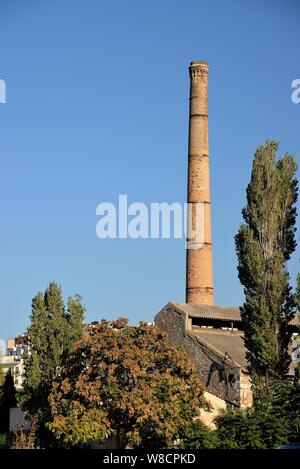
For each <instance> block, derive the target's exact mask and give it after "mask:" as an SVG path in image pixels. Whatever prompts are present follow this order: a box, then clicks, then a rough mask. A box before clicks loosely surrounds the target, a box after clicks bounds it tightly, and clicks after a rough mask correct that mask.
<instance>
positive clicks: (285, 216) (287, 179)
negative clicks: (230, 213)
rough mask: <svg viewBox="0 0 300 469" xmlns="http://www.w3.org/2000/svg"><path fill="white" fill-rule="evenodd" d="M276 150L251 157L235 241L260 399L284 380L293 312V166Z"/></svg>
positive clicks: (272, 145) (273, 146) (266, 148)
mask: <svg viewBox="0 0 300 469" xmlns="http://www.w3.org/2000/svg"><path fill="white" fill-rule="evenodd" d="M277 149H278V143H276V142H274V141H268V142H267V143H266V144H264V145H262V146H260V147H259V148H258V149H257V151H256V153H255V157H254V161H253V167H252V174H251V180H250V183H249V185H248V188H247V205H246V207H245V208H244V209H243V218H244V224H243V225H241V227H240V230H239V232H238V234H237V235H236V238H235V241H236V251H237V255H238V273H239V279H240V281H241V283H242V285H243V286H244V292H245V302H244V305H243V306H242V308H241V316H242V320H243V327H244V332H245V345H246V348H247V359H248V361H249V363H250V368H249V369H250V373H251V376H252V382H253V384H254V385H255V387H254V391H255V395H258V394H259V393H262V394H263V395H265V396H267V395H268V393H269V382H270V380H271V379H278V378H283V377H285V376H286V375H287V372H288V367H289V363H290V357H289V353H288V344H289V341H290V338H291V333H290V330H289V328H288V324H289V321H290V320H291V319H292V318H293V316H294V314H295V311H296V304H295V297H294V294H293V293H292V290H291V287H290V285H289V274H288V271H287V268H286V262H287V261H288V260H289V259H290V256H291V254H292V253H293V251H294V250H295V246H296V241H295V230H296V227H295V221H296V208H295V203H296V201H297V194H298V186H297V179H296V177H295V173H296V169H297V165H296V162H295V159H294V157H293V156H291V155H289V154H285V155H284V156H282V157H281V158H279V159H276V152H277Z"/></svg>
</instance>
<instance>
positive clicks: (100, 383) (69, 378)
mask: <svg viewBox="0 0 300 469" xmlns="http://www.w3.org/2000/svg"><path fill="white" fill-rule="evenodd" d="M203 391H204V389H203V386H202V384H201V381H200V379H199V377H198V376H197V374H196V371H195V367H194V365H193V363H192V362H191V361H190V360H189V358H188V356H187V355H186V353H185V352H184V351H183V350H182V348H179V347H174V346H172V345H170V344H169V342H168V339H167V337H166V335H165V334H164V333H162V332H161V331H159V330H158V329H157V328H156V327H155V326H153V325H148V324H146V323H144V322H141V323H140V324H139V325H138V326H129V325H128V324H127V320H126V319H123V318H121V319H118V320H117V321H114V322H108V321H102V322H101V323H100V324H98V325H96V326H95V325H94V326H91V328H90V331H89V334H88V335H87V336H85V337H83V338H82V339H80V340H79V341H78V342H77V345H76V347H75V349H74V351H73V352H72V353H71V354H70V356H69V359H68V361H67V363H66V365H65V367H64V368H63V370H62V372H61V374H60V378H59V379H57V380H56V381H55V382H54V385H53V390H52V393H51V394H50V397H49V401H50V406H51V412H52V421H51V422H49V424H48V427H49V428H50V430H51V431H52V432H53V433H54V435H55V436H56V438H57V439H59V440H62V441H64V442H65V443H67V444H70V445H74V444H76V443H77V444H78V443H86V442H89V441H98V442H103V441H105V440H106V439H107V438H109V437H110V436H112V435H117V436H118V437H119V441H121V442H122V444H121V446H122V447H130V448H137V447H144V448H163V447H165V448H170V447H172V446H173V444H174V441H175V440H177V439H178V438H180V434H181V431H182V429H183V428H184V427H185V426H186V425H187V424H188V423H189V422H190V421H191V420H192V419H194V418H195V417H197V416H198V415H199V410H200V409H201V408H207V403H206V401H205V399H204V397H203Z"/></svg>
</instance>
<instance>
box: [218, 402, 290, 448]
mask: <svg viewBox="0 0 300 469" xmlns="http://www.w3.org/2000/svg"><path fill="white" fill-rule="evenodd" d="M215 423H216V426H217V430H216V435H217V438H218V442H219V444H218V447H219V448H221V449H271V448H276V447H278V446H279V445H281V444H284V443H287V442H288V441H289V440H290V438H291V429H290V421H289V418H287V416H285V417H284V416H281V415H277V414H276V413H274V411H273V410H272V409H268V408H260V409H258V408H255V407H252V408H250V409H229V410H227V411H223V412H221V413H220V415H219V416H218V417H217V418H216V420H215Z"/></svg>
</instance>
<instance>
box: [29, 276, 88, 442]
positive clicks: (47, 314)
mask: <svg viewBox="0 0 300 469" xmlns="http://www.w3.org/2000/svg"><path fill="white" fill-rule="evenodd" d="M84 313H85V308H84V306H83V305H82V304H81V297H80V295H75V296H74V297H70V298H69V299H68V307H67V311H66V308H65V305H64V300H63V296H62V289H61V287H60V286H59V285H58V284H57V283H55V282H51V283H50V284H49V285H48V287H47V288H46V290H45V293H44V294H43V293H41V292H38V293H37V295H36V296H35V297H34V298H33V300H32V312H31V316H30V326H29V328H28V335H29V345H30V349H29V352H28V353H26V354H25V356H24V361H25V379H24V390H23V393H22V396H21V404H22V408H23V409H24V410H26V411H27V412H28V413H29V414H30V415H32V416H35V417H36V418H37V421H38V424H39V430H40V433H43V430H44V425H45V422H47V420H48V418H49V403H48V396H49V394H50V391H51V389H52V382H53V380H54V379H55V378H56V377H57V375H58V374H59V372H60V369H61V367H62V366H63V364H64V361H65V359H66V357H67V353H68V351H69V350H70V349H71V348H72V346H73V344H74V342H75V341H76V340H78V339H79V338H80V337H81V336H82V334H83V324H84ZM43 436H44V437H45V435H43Z"/></svg>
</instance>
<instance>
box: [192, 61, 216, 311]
mask: <svg viewBox="0 0 300 469" xmlns="http://www.w3.org/2000/svg"><path fill="white" fill-rule="evenodd" d="M189 72H190V114H189V148H188V197H187V199H188V202H189V204H190V208H191V210H192V227H193V229H195V226H196V205H197V204H198V203H199V202H200V203H202V204H203V209H204V230H203V231H204V236H203V241H204V242H203V244H202V245H200V247H197V246H195V248H194V249H187V258H186V302H187V303H195V304H206V305H212V304H213V302H214V299H213V272H212V240H211V217H210V188H209V186H210V184H209V152H208V100H207V82H208V64H207V62H192V63H191V65H190V68H189Z"/></svg>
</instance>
